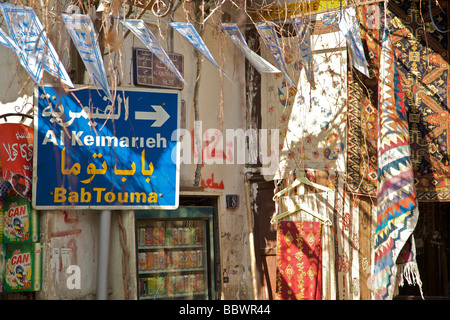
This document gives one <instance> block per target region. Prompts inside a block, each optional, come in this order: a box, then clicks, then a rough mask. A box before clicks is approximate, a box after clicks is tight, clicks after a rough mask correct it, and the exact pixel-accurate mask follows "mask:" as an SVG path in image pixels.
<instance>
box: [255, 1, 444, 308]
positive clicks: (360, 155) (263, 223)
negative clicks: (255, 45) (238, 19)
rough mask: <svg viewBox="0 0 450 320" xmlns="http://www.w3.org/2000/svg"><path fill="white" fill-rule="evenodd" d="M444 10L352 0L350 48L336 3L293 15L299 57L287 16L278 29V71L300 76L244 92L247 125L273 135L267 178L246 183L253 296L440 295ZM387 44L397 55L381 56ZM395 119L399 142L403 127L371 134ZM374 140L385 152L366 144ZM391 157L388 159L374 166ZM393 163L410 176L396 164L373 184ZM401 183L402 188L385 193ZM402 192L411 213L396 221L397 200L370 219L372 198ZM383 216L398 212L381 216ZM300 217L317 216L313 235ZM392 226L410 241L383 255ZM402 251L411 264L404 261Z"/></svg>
mask: <svg viewBox="0 0 450 320" xmlns="http://www.w3.org/2000/svg"><path fill="white" fill-rule="evenodd" d="M350 7H352V6H350ZM448 8H449V4H448V2H447V1H438V3H437V4H435V3H434V2H427V1H424V2H419V1H369V2H366V3H361V5H355V6H354V9H355V14H354V17H355V18H356V19H357V23H356V25H357V26H358V28H357V29H358V31H359V34H358V36H357V37H356V38H355V39H356V40H358V38H360V39H361V41H362V47H358V46H357V44H356V42H355V44H354V45H353V46H352V45H351V44H350V43H349V42H348V41H347V40H348V39H346V38H345V37H344V33H343V32H342V30H343V29H342V26H341V25H340V23H341V21H343V20H345V15H343V12H344V10H348V9H347V8H345V9H344V8H342V9H336V10H324V12H317V14H314V13H313V14H312V15H310V16H309V17H304V16H301V15H300V18H307V19H310V24H309V28H310V32H311V36H310V41H311V58H310V59H311V60H309V62H307V61H305V59H303V60H302V59H298V57H299V54H300V52H299V48H298V46H296V43H297V37H296V34H297V33H296V31H297V32H298V30H294V28H292V26H290V25H289V23H279V24H278V29H277V30H278V36H279V42H280V47H281V48H283V49H284V51H283V53H284V55H285V57H286V59H285V61H286V66H287V70H289V72H288V73H289V75H290V76H291V77H292V79H293V82H294V83H298V85H297V86H296V87H293V86H291V85H289V83H288V82H287V81H285V79H283V78H282V77H279V78H277V77H276V76H275V77H272V76H268V75H263V76H262V77H261V78H262V80H261V84H260V85H258V80H256V81H255V83H254V86H255V87H258V89H254V90H253V91H252V92H258V95H257V97H255V98H254V101H259V107H258V108H259V109H258V111H257V112H258V114H259V115H260V120H258V121H255V122H254V124H255V125H258V126H260V127H261V128H273V127H275V128H278V129H279V130H280V148H279V150H280V168H279V171H278V172H277V174H276V175H275V176H273V177H271V179H268V177H263V176H260V175H257V174H254V176H253V180H251V182H252V184H253V185H254V189H256V190H258V193H255V197H254V198H253V202H254V206H255V207H258V208H262V210H256V209H255V210H254V215H255V217H258V218H257V219H256V220H255V221H256V222H255V223H256V225H255V226H256V229H257V230H258V235H257V237H256V239H257V242H256V244H255V251H256V252H257V253H258V255H257V259H258V261H259V263H258V270H259V284H260V286H261V290H260V298H261V299H281V300H283V299H301V300H303V299H337V300H372V299H380V298H381V299H423V298H424V299H426V300H427V299H428V300H432V299H444V300H448V299H449V291H448V285H449V283H448V275H449V269H448V262H449V258H448V250H449V249H448V231H447V230H448V213H449V211H448V201H449V200H450V199H449V194H450V193H449V190H450V189H449V185H448V182H449V179H448V177H449V168H448V165H449V162H448V154H449V149H448V146H449V140H448V135H447V127H448V123H449V122H448V121H449V109H448V88H447V83H448V79H447V76H448V48H449V46H448V44H449V43H448V41H449V38H448V33H446V32H445V31H446V30H448V29H449V27H450V25H449V23H448ZM288 20H289V19H286V20H284V21H288ZM386 25H387V26H388V27H387V28H388V29H387V30H388V38H389V39H390V41H392V42H391V43H392V46H391V47H390V48H391V49H388V50H386V47H383V48H382V45H383V40H384V39H386V38H385V37H384V35H385V33H384V32H385V30H386V29H385V28H384V26H386ZM305 37H309V35H308V36H305ZM305 39H309V38H305ZM384 44H386V43H384ZM355 47H358V48H362V50H363V52H362V51H360V53H363V54H364V59H365V60H366V61H367V65H366V66H365V67H364V64H358V57H356V58H355V55H358V52H355V51H354V50H355ZM264 50H265V48H264V47H261V54H262V56H263V57H268V56H270V54H269V53H268V52H266V51H264ZM383 50H384V51H383ZM386 53H389V54H394V56H395V59H391V60H383V58H384V57H386V56H385V54H386ZM383 61H384V62H383ZM389 61H392V62H394V61H395V62H396V67H395V77H393V78H387V76H388V75H389V73H388V70H389V68H391V67H392V65H389V63H386V62H389ZM308 63H309V64H308ZM308 66H309V67H310V70H313V71H309V70H308ZM391 70H394V69H391ZM385 78H386V79H389V80H384V79H385ZM297 79H299V80H298V82H297ZM312 79H314V80H313V81H312ZM381 79H383V80H384V81H381ZM392 80H394V81H395V86H396V87H395V88H396V89H395V94H394V92H393V91H392V95H391V96H390V97H394V96H395V97H396V98H398V99H397V100H396V102H395V104H392V105H396V107H397V110H398V112H396V111H394V112H392V113H390V114H389V115H388V117H390V119H391V120H392V119H395V118H396V117H397V116H399V118H398V119H396V120H395V125H394V126H392V125H390V124H389V121H390V120H387V121H385V120H380V119H382V118H380V117H382V116H383V114H382V113H381V114H380V110H381V108H382V107H383V108H385V106H386V105H385V104H383V103H385V102H386V101H388V99H390V97H388V96H383V94H384V93H386V92H388V91H383V90H385V89H386V88H383V85H385V84H386V83H391V84H392V83H394V82H392ZM393 101H394V100H393ZM383 110H385V109H383ZM383 112H384V111H383ZM380 121H381V124H380ZM401 123H403V125H400V124H401ZM405 125H406V128H408V131H407V133H408V135H407V138H403V137H405V136H406V134H405V133H406V131H405V132H404V135H403V136H402V138H393V139H392V142H389V143H387V144H385V142H384V141H387V140H384V141H383V140H379V139H380V138H383V136H382V135H381V136H380V134H386V133H387V128H390V129H389V130H391V129H392V130H391V131H390V132H396V131H398V130H400V129H401V127H402V126H403V127H405ZM389 134H390V133H389ZM384 137H386V136H384ZM380 141H381V142H380ZM401 141H407V143H406V144H405V148H409V149H410V151H408V153H404V155H407V154H409V155H410V158H409V159H406V158H405V159H402V160H399V159H400V158H401V156H400V155H397V156H394V155H393V153H392V152H394V151H392V150H391V151H390V152H391V157H396V159H397V160H398V161H393V160H389V157H388V156H386V157H384V158H383V157H381V158H380V157H379V156H380V152H381V153H382V152H385V150H387V149H389V148H394V145H400V144H401ZM380 145H384V147H383V148H381V149H378V148H379V147H380ZM405 150H406V149H405ZM391 159H392V158H391ZM390 161H392V162H391V163H390V166H391V167H390V168H388V167H384V168H381V167H380V166H381V164H383V165H386V164H389V162H390ZM391 168H395V170H393V171H390V170H391ZM405 168H410V171H409V172H413V176H409V177H408V178H406V176H407V174H405V173H402V174H401V178H400V177H399V178H398V179H399V180H396V181H393V180H392V181H391V182H389V183H388V184H385V185H384V188H381V187H380V186H382V184H381V183H382V182H385V183H386V181H383V179H388V177H393V176H395V175H396V174H400V172H404V170H405ZM384 170H387V171H384ZM408 170H409V169H408ZM387 172H389V173H387ZM305 178H306V180H305ZM413 179H414V180H413ZM400 181H402V182H400ZM405 181H409V186H408V187H406V188H405V189H403V191H402V192H403V193H395V192H396V191H395V190H397V188H398V187H400V186H401V185H403V184H405ZM412 181H414V185H412V184H411V182H412ZM314 183H316V184H318V185H319V186H318V185H314ZM273 186H274V188H273ZM411 187H412V188H411ZM377 189H378V190H377ZM408 190H409V191H408ZM281 191H283V194H279V196H276V197H273V196H274V194H277V193H279V192H281ZM411 191H412V192H413V193H412V195H411V194H410V195H411V197H409V198H408V200H405V204H406V202H407V201H411V202H408V205H406V207H408V206H409V205H410V204H412V203H415V207H416V210H418V212H417V211H416V213H415V214H411V215H410V216H409V217H412V216H413V215H414V216H415V218H413V219H412V220H411V222H406V221H407V220H408V219H410V218H405V216H403V217H402V215H404V214H405V213H406V212H408V209H406V208H404V209H402V206H403V205H404V204H401V203H398V204H397V205H398V206H396V207H394V208H393V209H392V211H390V213H389V214H385V215H381V214H380V211H379V210H381V208H380V205H377V203H378V204H381V203H386V202H385V201H386V200H385V199H384V200H383V199H382V196H383V195H387V194H390V195H391V197H390V199H391V200H393V201H394V202H395V200H396V199H397V200H398V201H400V200H399V199H407V196H406V195H407V194H408V193H410V192H411ZM269 197H270V198H272V197H273V199H271V200H272V201H269V200H267V199H268V198H269ZM412 199H414V200H412ZM383 201H384V202H383ZM400 202H401V201H400ZM408 215H409V214H408ZM377 216H378V219H377ZM394 216H395V218H396V219H397V220H396V221H395V222H394V221H389V220H390V219H392V218H393V217H394ZM400 221H402V222H400ZM271 222H272V223H271ZM281 222H282V223H281ZM309 222H314V223H315V224H319V225H320V226H321V227H320V228H319V229H320V231H321V233H322V234H321V235H320V233H318V232H316V231H314V230H315V229H311V226H314V225H313V224H309ZM399 222H400V223H399ZM288 224H290V226H288ZM308 224H309V225H308ZM395 224H396V225H397V227H398V233H397V235H400V233H401V232H403V231H404V230H406V229H408V228H409V229H408V230H409V231H408V232H410V235H412V236H413V238H414V244H411V242H410V241H411V240H410V239H411V237H409V238H408V240H407V241H406V242H405V245H406V248H407V249H406V251H405V252H402V254H401V255H400V257H399V258H398V260H396V259H394V258H393V257H395V254H398V252H399V249H395V250H394V249H392V243H395V241H397V240H398V239H399V238H401V236H398V237H397V238H396V236H394V237H392V242H391V243H389V244H388V243H387V242H386V243H384V244H383V245H382V246H380V243H383V241H385V240H386V239H389V237H390V236H392V234H391V235H389V234H390V232H391V231H392V230H390V227H391V226H393V225H395ZM386 226H389V227H388V228H386ZM397 227H395V228H397ZM395 228H394V229H395ZM403 228H405V229H403ZM395 232H397V231H394V234H395ZM308 235H315V236H316V238H315V239H316V240H314V238H313V237H308ZM319 239H320V240H321V241H319ZM308 240H310V242H308ZM405 240H406V236H405ZM289 245H291V247H290V249H287V248H289ZM294 247H298V248H300V247H303V248H307V249H305V250H306V251H303V252H301V250H300V251H299V253H297V256H296V255H295V253H292V254H290V253H289V252H293V251H292V250H294V249H293V248H294ZM413 247H414V249H413ZM298 248H295V250H299V249H298ZM308 250H310V251H309V252H308ZM407 251H409V253H408V254H406V252H407ZM311 252H313V253H314V254H312V253H311ZM393 255H394V256H393ZM297 257H304V258H303V259H304V260H302V261H305V263H306V261H307V260H306V259H307V258H309V262H308V263H306V264H304V265H305V266H307V268H304V269H301V270H300V269H298V268H297V267H298V266H299V264H296V263H299V261H298V260H296V259H297ZM402 258H405V259H406V260H405V261H402ZM314 259H318V260H314ZM408 259H409V260H408ZM391 260H392V261H393V262H394V264H393V265H395V262H396V263H397V264H396V266H395V268H396V270H397V271H396V272H397V276H398V277H399V278H398V280H395V279H391V280H389V281H387V279H388V278H387V274H388V273H389V272H385V271H386V270H387V269H383V268H386V266H388V265H389V264H390V261H391ZM413 260H415V265H414V264H412V263H405V262H411V261H413ZM289 261H292V262H291V263H289ZM308 268H309V269H308ZM380 270H385V271H382V272H381V273H380ZM391 270H394V268H392V269H391ZM377 272H378V274H379V275H381V274H384V275H385V276H384V278H383V280H381V278H378V280H377V278H374V275H376V274H377ZM391 274H392V273H391ZM402 276H403V278H402ZM385 280H386V281H385ZM399 281H400V284H401V285H400V286H399ZM380 283H385V285H383V286H379V284H380ZM307 285H310V287H307ZM376 286H379V287H378V289H377V287H376Z"/></svg>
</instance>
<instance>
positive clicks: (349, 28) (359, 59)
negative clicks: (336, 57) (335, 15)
mask: <svg viewBox="0 0 450 320" xmlns="http://www.w3.org/2000/svg"><path fill="white" fill-rule="evenodd" d="M339 29H340V31H341V32H342V34H343V35H344V36H345V38H346V39H347V44H348V46H349V47H350V52H351V56H352V62H353V65H354V66H355V68H356V69H357V70H359V71H360V72H361V73H363V74H364V75H365V76H366V77H370V75H369V67H368V63H367V60H366V57H365V55H364V47H363V44H362V41H361V34H360V32H359V23H358V20H357V19H356V10H355V8H347V9H345V10H344V12H343V14H342V15H341V19H340V21H339Z"/></svg>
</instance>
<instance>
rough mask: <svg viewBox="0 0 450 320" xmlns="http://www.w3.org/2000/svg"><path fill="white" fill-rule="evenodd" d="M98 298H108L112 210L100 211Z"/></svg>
mask: <svg viewBox="0 0 450 320" xmlns="http://www.w3.org/2000/svg"><path fill="white" fill-rule="evenodd" d="M99 214H100V221H99V242H98V265H97V300H108V269H109V268H108V264H109V241H110V236H111V211H108V210H104V211H100V213H99Z"/></svg>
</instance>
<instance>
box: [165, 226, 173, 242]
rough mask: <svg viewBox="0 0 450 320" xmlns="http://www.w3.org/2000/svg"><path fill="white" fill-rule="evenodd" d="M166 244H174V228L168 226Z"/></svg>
mask: <svg viewBox="0 0 450 320" xmlns="http://www.w3.org/2000/svg"><path fill="white" fill-rule="evenodd" d="M165 245H166V246H170V245H172V228H166V237H165Z"/></svg>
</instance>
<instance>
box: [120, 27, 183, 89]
mask: <svg viewBox="0 0 450 320" xmlns="http://www.w3.org/2000/svg"><path fill="white" fill-rule="evenodd" d="M122 23H123V24H124V25H125V26H127V28H128V29H130V30H131V32H133V33H134V34H135V35H136V37H138V38H139V39H140V40H141V41H142V42H143V43H144V44H145V45H146V47H147V48H148V49H150V51H151V52H153V54H154V55H155V56H156V57H157V58H158V59H159V60H161V62H162V63H164V64H165V65H166V66H167V67H168V68H169V70H170V71H172V72H173V73H174V74H175V75H176V76H177V77H178V78H179V79H180V80H181V81H183V82H184V83H186V81H184V79H183V76H182V75H181V73H180V72H179V71H178V69H177V68H176V67H175V65H174V64H173V62H172V60H170V58H169V56H168V55H167V53H166V51H164V49H163V48H162V47H161V46H160V45H159V43H158V41H157V40H156V37H155V36H154V35H153V33H152V32H151V31H150V30H149V29H148V28H147V26H146V25H145V23H144V21H142V20H125V21H122Z"/></svg>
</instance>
